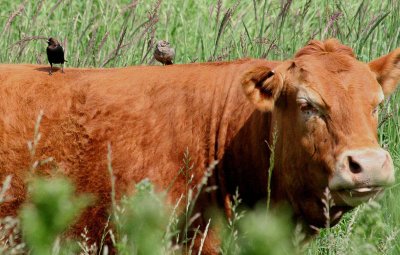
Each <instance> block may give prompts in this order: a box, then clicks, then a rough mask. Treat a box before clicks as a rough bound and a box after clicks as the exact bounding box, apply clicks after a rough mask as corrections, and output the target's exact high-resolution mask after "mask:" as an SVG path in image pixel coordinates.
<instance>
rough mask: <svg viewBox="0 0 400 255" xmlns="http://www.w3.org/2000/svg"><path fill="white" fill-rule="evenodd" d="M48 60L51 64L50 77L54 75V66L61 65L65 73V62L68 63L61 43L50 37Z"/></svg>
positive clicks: (48, 41)
mask: <svg viewBox="0 0 400 255" xmlns="http://www.w3.org/2000/svg"><path fill="white" fill-rule="evenodd" d="M47 44H48V46H47V49H46V51H47V59H48V60H49V63H50V72H49V75H52V71H53V64H61V65H62V66H61V72H62V73H64V62H67V61H66V60H65V59H64V49H63V47H61V45H60V43H59V42H58V41H57V40H56V39H55V38H52V37H50V38H49V40H47Z"/></svg>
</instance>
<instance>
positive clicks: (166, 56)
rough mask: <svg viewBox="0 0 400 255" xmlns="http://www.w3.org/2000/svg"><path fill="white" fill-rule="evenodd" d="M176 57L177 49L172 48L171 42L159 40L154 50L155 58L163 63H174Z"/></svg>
mask: <svg viewBox="0 0 400 255" xmlns="http://www.w3.org/2000/svg"><path fill="white" fill-rule="evenodd" d="M174 57H175V50H174V48H171V46H170V45H169V42H167V41H164V40H161V41H158V42H157V45H156V48H155V50H154V58H155V59H156V60H157V61H158V62H160V63H162V64H163V65H172V60H173V59H174Z"/></svg>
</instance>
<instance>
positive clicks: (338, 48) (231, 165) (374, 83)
mask: <svg viewBox="0 0 400 255" xmlns="http://www.w3.org/2000/svg"><path fill="white" fill-rule="evenodd" d="M399 79H400V49H397V50H395V51H393V52H392V53H390V54H388V55H386V56H384V57H382V58H379V59H377V60H375V61H372V62H370V63H369V64H364V63H362V62H359V61H357V59H356V58H355V57H354V54H353V52H352V50H351V49H350V48H349V47H347V46H344V45H341V44H340V43H339V42H337V41H336V40H327V41H325V42H319V41H312V42H310V43H309V44H308V45H307V46H306V47H304V48H303V49H301V50H300V51H299V52H298V53H297V54H296V56H295V58H294V59H292V60H288V61H284V62H270V61H265V60H254V59H245V60H238V61H233V62H224V63H204V64H188V65H173V66H167V67H144V66H138V67H128V68H115V69H73V68H71V69H69V71H68V72H67V73H66V74H63V75H60V74H57V73H56V74H55V75H54V76H48V75H47V69H43V67H40V66H35V65H0V180H2V179H3V178H4V177H5V176H6V175H9V174H12V175H13V180H12V187H11V189H10V191H9V192H10V195H12V197H13V199H12V200H11V201H9V202H8V203H6V204H4V205H2V207H1V209H0V216H4V215H6V214H15V212H16V209H17V208H18V207H19V206H20V205H21V203H22V202H23V201H24V199H25V193H26V187H25V182H24V178H25V176H26V172H27V169H28V166H29V164H30V155H29V153H28V149H27V146H26V143H27V141H28V140H31V139H32V136H33V127H34V124H35V120H36V118H37V116H38V114H39V111H40V110H43V111H44V117H43V120H42V123H41V127H40V130H41V133H42V139H41V141H40V143H39V147H38V149H37V152H36V158H37V159H44V158H47V157H50V156H51V157H53V158H54V159H55V161H56V162H57V163H58V165H59V166H60V168H61V169H62V171H63V172H64V173H65V174H66V175H67V176H69V177H70V178H72V179H73V181H74V182H75V184H76V186H77V189H78V192H85V193H92V194H95V195H96V196H97V198H98V199H97V203H96V204H95V206H93V207H91V208H90V209H88V210H87V211H86V212H85V214H84V216H83V218H82V220H81V221H80V222H79V223H78V224H77V225H76V231H78V232H79V231H81V230H82V228H83V227H84V226H88V229H89V232H90V233H91V234H93V235H94V237H95V238H98V237H99V235H101V233H102V230H103V229H102V228H103V226H102V225H101V224H99V223H104V222H105V221H106V220H107V216H108V207H109V205H110V193H111V192H110V176H109V174H108V172H107V157H106V155H107V143H108V142H111V145H112V149H113V168H114V174H115V177H116V183H117V185H116V188H117V190H116V193H117V197H118V198H119V197H121V195H122V194H124V193H129V192H130V190H131V189H132V186H133V183H135V182H138V181H140V180H141V179H143V178H146V177H147V178H149V179H150V180H151V181H152V182H154V183H155V184H156V185H157V187H159V188H160V189H164V188H166V187H168V185H170V184H171V183H172V182H173V180H174V179H175V178H176V176H178V178H177V180H176V181H175V182H173V183H174V185H173V187H172V188H171V190H170V191H169V194H170V198H171V200H172V201H174V200H175V199H177V198H178V197H180V195H181V194H182V193H184V190H185V186H186V184H185V178H184V176H182V175H179V174H178V171H179V169H180V168H181V167H182V158H183V153H184V151H186V150H188V151H189V153H190V155H191V157H192V159H193V163H194V165H195V168H194V169H193V170H192V173H193V175H194V181H193V182H192V183H193V184H196V183H198V182H199V181H200V179H201V178H202V177H203V175H204V172H205V169H206V168H207V166H208V165H210V164H211V163H212V162H213V161H214V160H219V164H218V165H217V167H216V168H215V169H214V173H213V176H212V177H211V179H210V183H211V184H212V185H216V186H217V187H218V189H217V191H216V192H214V193H212V194H211V196H210V194H208V195H207V196H204V197H203V198H202V199H201V201H200V203H201V204H202V208H207V206H206V205H211V204H213V203H214V204H215V203H216V204H219V205H221V206H223V205H224V201H225V198H226V197H228V196H229V194H232V193H233V192H234V191H235V189H236V188H237V187H238V189H239V193H240V194H241V197H242V198H243V200H244V202H245V203H246V204H248V205H252V204H254V203H256V202H257V201H259V200H262V199H265V197H266V190H267V188H266V186H267V169H268V168H269V156H270V151H269V149H268V144H272V136H273V135H272V134H273V133H274V132H273V127H276V129H275V130H276V134H277V140H276V144H275V160H274V161H275V167H274V170H273V176H272V201H273V202H275V203H278V202H282V201H285V202H287V203H288V204H290V206H291V207H292V209H293V212H294V215H295V216H296V217H297V218H299V219H301V220H302V221H303V222H305V223H306V224H311V225H314V226H317V227H322V226H324V224H325V221H326V219H325V217H324V215H323V210H322V203H321V198H322V197H323V195H322V194H323V191H324V190H325V188H326V187H329V188H330V190H331V192H332V194H333V197H334V199H335V204H336V206H335V207H334V208H332V213H333V214H336V213H337V212H339V211H346V210H348V209H349V208H352V207H354V206H356V205H358V204H359V203H361V202H364V201H366V200H368V199H369V198H371V197H373V196H375V195H377V194H378V193H380V192H381V191H382V190H383V188H384V187H385V186H387V185H390V184H392V183H393V182H394V170H393V163H392V159H391V157H390V155H389V154H388V153H387V152H386V151H385V150H383V149H381V148H380V146H379V144H378V140H377V122H378V116H377V113H378V112H377V107H378V105H379V104H380V103H381V102H382V100H383V97H384V94H385V95H388V94H390V93H392V92H393V91H394V90H395V88H396V85H397V82H398V81H399ZM267 143H268V144H267ZM50 167H51V166H48V165H44V166H41V167H40V170H41V171H42V172H44V173H46V172H47V171H49V169H50ZM225 204H226V203H225ZM96 235H97V236H96ZM207 240H208V244H207V245H206V247H205V251H204V252H205V253H208V254H213V253H215V251H214V250H213V245H214V244H215V242H213V241H212V238H209V239H207Z"/></svg>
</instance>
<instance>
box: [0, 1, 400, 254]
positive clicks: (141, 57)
mask: <svg viewBox="0 0 400 255" xmlns="http://www.w3.org/2000/svg"><path fill="white" fill-rule="evenodd" d="M399 24H400V1H398V0H386V1H382V2H380V1H365V0H358V1H355V0H351V1H340V0H333V1H330V0H300V1H292V0H282V1H278V0H275V1H272V0H271V1H268V0H264V1H262V0H253V1H244V0H242V1H233V0H225V1H222V0H215V1H212V0H198V1H195V0H175V1H169V0H168V1H167V0H165V1H161V0H158V1H157V0H153V1H143V0H142V1H140V0H133V1H130V0H129V1H128V0H121V1H117V0H88V1H74V0H47V1H44V0H38V1H28V0H23V1H8V0H0V31H1V34H0V62H2V63H39V64H47V60H46V55H45V48H46V43H45V39H46V38H48V37H50V36H52V37H56V38H58V39H59V40H60V41H61V43H62V45H63V46H64V48H65V51H66V59H67V60H68V63H67V64H68V66H73V67H120V66H127V65H138V64H155V62H154V61H153V59H152V50H153V47H154V44H155V42H156V41H157V40H159V39H166V40H168V41H169V42H170V43H171V45H172V46H173V47H175V50H176V59H175V63H190V62H201V61H214V60H230V59H236V58H241V57H255V58H267V59H271V60H274V59H287V58H290V57H292V56H293V54H294V52H295V51H296V50H297V49H299V48H301V47H302V46H304V45H305V44H306V43H307V42H308V41H309V40H310V39H326V38H329V37H336V38H338V39H339V40H340V41H342V42H343V43H344V44H347V45H349V46H351V47H352V48H353V49H354V51H355V53H356V55H357V56H358V58H359V59H360V60H363V61H368V60H370V59H372V58H375V57H378V56H381V55H384V54H386V53H387V52H389V51H390V50H392V49H394V48H396V47H399V46H400V25H399ZM399 105H400V93H397V94H395V95H393V96H392V97H391V98H390V100H389V101H387V102H385V105H384V106H383V108H382V110H381V112H382V114H381V116H382V117H381V118H385V119H386V121H384V122H383V124H382V125H381V126H380V128H379V139H380V142H381V144H382V145H383V146H384V147H385V148H387V149H388V150H389V151H390V153H391V155H392V157H393V160H394V164H395V167H396V173H398V169H399V167H400V106H399ZM385 116H389V117H388V118H386V117H385ZM34 142H35V141H33V143H34ZM38 142H39V141H38ZM33 156H34V153H33ZM34 163H35V161H34V160H33V159H32V164H34ZM44 163H46V162H44ZM397 175H398V174H397ZM5 184H7V182H5ZM5 186H6V185H5ZM67 191H68V189H66V191H65V192H66V193H67V194H68V192H67ZM60 192H61V193H62V192H64V191H60ZM0 195H1V193H0ZM399 196H400V185H399V183H397V184H395V185H394V186H393V187H391V188H389V189H388V190H387V191H386V195H385V197H384V198H383V199H382V200H381V201H380V202H379V203H375V202H372V203H369V204H365V205H363V206H361V207H359V208H357V209H356V210H354V211H353V212H350V213H348V214H346V215H345V216H344V218H343V220H342V221H341V222H340V223H339V224H338V225H337V226H335V227H332V228H329V229H327V230H322V231H321V233H320V234H319V236H318V237H317V238H316V239H314V240H312V241H311V242H309V243H307V244H306V245H305V246H302V247H301V248H298V249H297V250H299V252H301V253H303V254H400V234H399V233H400V224H399V222H400V204H399V203H398V199H397V198H398V197H399ZM1 197H2V196H0V198H1ZM0 200H1V199H0ZM238 201H239V199H238ZM127 206H128V207H129V203H128V205H127ZM150 206H152V205H150ZM132 213H139V214H140V213H141V212H132ZM238 215H240V214H238ZM252 217H255V219H254V218H252ZM239 218H242V216H240V217H239ZM264 220H265V219H264ZM267 220H270V221H271V222H275V221H274V220H273V219H272V218H267ZM239 221H240V219H239ZM260 221H262V219H260V218H259V215H258V214H257V215H256V216H252V214H249V219H248V220H244V221H243V222H245V223H244V225H240V224H239V223H237V224H236V223H235V224H233V223H232V224H231V226H232V227H231V229H230V231H232V232H230V233H234V234H231V235H229V236H230V238H232V236H234V237H235V238H234V239H235V241H236V240H238V243H240V244H244V246H243V247H244V248H243V250H242V251H241V252H242V253H241V254H246V251H248V253H247V254H250V253H252V254H256V253H257V252H260V251H254V250H251V247H247V246H246V242H244V243H243V242H241V241H240V240H239V237H238V234H237V233H238V232H237V231H239V230H240V229H243V226H245V225H247V226H249V229H247V230H245V231H244V232H247V233H249V235H250V236H253V235H254V239H252V242H254V243H255V242H259V239H257V238H258V237H259V236H260V235H263V234H264V238H267V239H268V238H272V237H270V236H268V233H269V232H268V233H263V231H262V229H263V228H267V229H268V228H273V226H275V225H273V224H275V223H271V224H272V225H268V224H267V223H265V224H266V225H263V224H264V223H262V224H259V225H258V226H257V224H254V222H260ZM278 222H279V220H278ZM164 223H165V222H162V224H164ZM18 224H19V223H16V222H15V221H12V220H11V219H6V220H4V219H3V221H2V225H1V226H16V225H18ZM233 226H235V227H233ZM236 226H240V227H236ZM277 226H281V225H279V224H278V225H277ZM257 227H262V229H258V228H257ZM2 229H3V230H4V228H0V230H2ZM266 231H268V230H266ZM285 231H289V230H283V232H282V233H281V234H279V236H282V238H283V239H285V238H286V233H287V232H285ZM0 232H1V231H0ZM228 232H229V231H228ZM16 235H17V236H18V235H19V233H16ZM127 235H131V236H133V237H132V238H133V239H132V240H135V239H134V238H136V237H138V238H139V237H140V236H138V234H137V233H134V232H132V233H128V234H127ZM178 239H179V238H178ZM2 240H3V241H4V240H5V239H1V240H0V241H1V242H0V244H4V242H3V241H2ZM274 240H275V239H274ZM285 240H287V239H285ZM7 242H8V244H10V243H14V240H11V241H10V240H8V239H7ZM29 242H30V241H29ZM178 242H179V241H178ZM126 245H130V244H126ZM83 246H84V245H83ZM83 246H81V247H83ZM7 247H8V248H9V247H10V246H7V245H6V246H4V245H0V252H2V253H7V252H10V253H11V250H12V249H11V248H10V249H11V250H7V249H6V248H7ZM11 247H13V249H14V251H19V250H23V249H24V248H23V247H22V248H21V247H18V246H11ZM126 247H127V246H126ZM169 247H170V248H171V247H173V244H170V246H169ZM229 247H230V246H229ZM229 247H228V248H226V249H225V251H229V252H226V253H225V254H236V253H235V252H233V251H231V248H229ZM31 248H32V247H31ZM236 248H237V247H236ZM46 249H47V248H46ZM87 249H89V248H87ZM157 249H162V248H157ZM238 249H239V248H237V249H236V251H237V250H238ZM266 249H267V248H266ZM268 249H269V248H268ZM271 249H272V248H271ZM274 249H275V248H274ZM277 249H278V252H279V251H281V250H279V248H277ZM172 250H173V249H172ZM266 251H267V250H262V251H261V253H260V254H262V252H266ZM268 251H269V250H268ZM7 254H8V253H7ZM85 254H86V253H85ZM87 254H88V253H87ZM237 254H239V251H237Z"/></svg>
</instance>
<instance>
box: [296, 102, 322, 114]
mask: <svg viewBox="0 0 400 255" xmlns="http://www.w3.org/2000/svg"><path fill="white" fill-rule="evenodd" d="M297 104H298V106H299V108H300V111H301V113H302V114H303V115H304V117H306V118H309V117H312V116H316V115H319V111H318V109H317V108H315V107H314V106H313V105H312V104H311V103H310V102H309V101H307V100H306V99H303V98H299V99H297Z"/></svg>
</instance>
